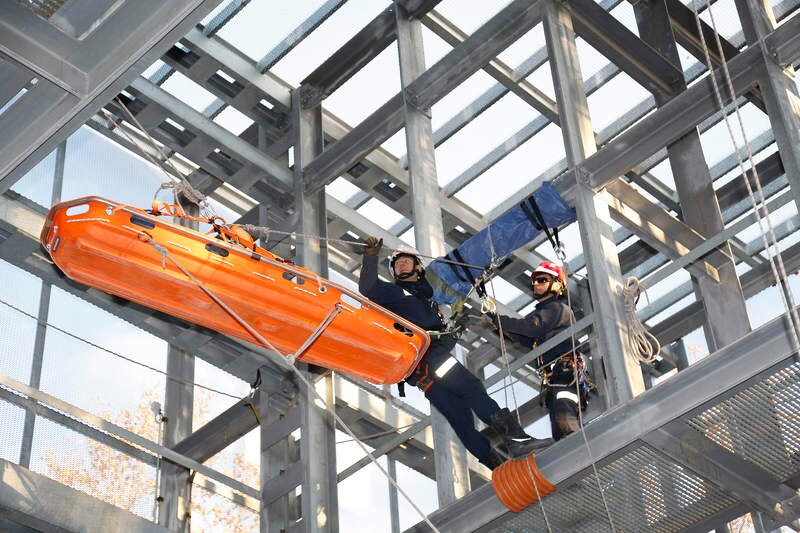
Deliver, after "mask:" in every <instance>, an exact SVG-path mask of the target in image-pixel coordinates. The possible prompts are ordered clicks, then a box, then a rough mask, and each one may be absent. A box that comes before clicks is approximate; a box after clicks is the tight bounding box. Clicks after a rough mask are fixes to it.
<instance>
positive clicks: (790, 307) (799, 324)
mask: <svg viewBox="0 0 800 533" xmlns="http://www.w3.org/2000/svg"><path fill="white" fill-rule="evenodd" d="M692 11H693V12H694V17H695V22H696V24H697V30H698V34H699V35H700V43H701V44H702V46H703V53H704V55H705V59H706V68H708V71H709V77H710V79H711V85H712V87H713V88H714V96H715V98H716V100H717V105H718V107H719V110H720V114H721V115H722V118H723V120H724V122H725V126H726V128H727V130H728V136H729V137H730V139H731V143H732V144H733V147H734V150H733V151H734V153H735V154H736V159H737V161H738V163H739V168H740V170H741V172H742V178H743V179H744V182H745V186H746V187H747V192H748V194H749V196H750V201H751V203H752V205H753V212H754V214H755V216H756V220H757V221H758V229H759V231H760V233H761V239H762V242H763V244H764V251H765V252H767V256H768V257H769V263H770V268H771V270H772V275H773V277H774V279H775V283H776V284H777V286H779V287H781V288H782V289H783V290H779V291H778V292H779V293H780V295H781V301H782V302H783V307H784V311H785V313H786V316H787V318H788V319H789V322H790V324H791V326H792V327H791V328H790V330H789V331H790V335H791V338H792V343H793V346H794V348H795V352H796V351H797V349H798V348H800V341H799V340H798V329H800V317H798V314H797V309H796V307H795V303H794V297H793V295H792V289H791V287H790V286H789V281H788V275H787V273H786V267H785V266H784V263H783V256H782V255H781V251H780V247H779V245H778V238H777V236H776V235H775V230H774V228H773V226H772V220H771V218H770V213H769V209H768V207H767V201H766V197H765V195H764V190H763V188H762V187H761V180H760V179H759V177H758V169H757V168H756V164H755V162H754V161H753V152H752V150H751V148H750V142H749V140H748V138H747V133H746V132H745V129H744V121H743V120H742V114H741V111H740V109H739V102H738V101H737V98H736V92H735V90H734V87H733V81H732V80H731V75H730V69H729V68H728V61H727V59H726V58H725V54H724V52H723V50H722V43H721V41H720V36H719V32H718V31H717V25H716V20H715V19H714V12H713V10H712V9H711V6H710V5H709V7H708V14H709V17H710V19H711V27H712V29H713V30H714V39H715V41H716V43H717V48H718V50H719V52H720V61H721V66H722V72H723V74H724V77H725V81H726V84H727V89H728V92H729V93H730V97H731V101H732V102H733V106H734V110H735V113H736V117H737V120H738V122H739V131H740V133H741V135H742V139H743V141H744V146H745V149H746V153H747V161H748V163H749V165H750V170H751V172H752V175H753V181H754V182H755V184H756V188H757V190H758V193H759V197H760V202H761V205H762V209H763V210H764V217H763V218H764V219H766V222H767V226H768V230H765V229H764V223H763V221H762V216H761V213H760V212H759V208H758V203H759V200H758V199H757V198H756V196H755V194H754V192H753V188H752V186H751V185H750V180H749V179H748V177H747V169H746V168H745V165H744V161H743V160H742V157H741V154H740V150H739V146H738V143H737V142H736V137H735V136H734V134H733V129H732V127H731V125H730V120H729V118H728V115H727V114H726V113H725V105H724V102H723V101H722V94H721V92H720V88H719V84H718V83H717V78H716V76H715V74H714V69H713V64H712V62H711V55H710V53H709V50H708V46H707V45H706V41H705V39H704V38H703V29H702V22H701V20H700V14H699V12H698V9H697V6H696V5H695V0H692ZM767 233H769V235H770V239H771V241H772V246H773V248H774V255H773V253H770V243H769V241H768V239H767ZM776 263H777V264H776Z"/></svg>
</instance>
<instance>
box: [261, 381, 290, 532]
mask: <svg viewBox="0 0 800 533" xmlns="http://www.w3.org/2000/svg"><path fill="white" fill-rule="evenodd" d="M271 396H273V395H272V394H268V393H265V392H264V391H262V392H261V394H258V395H257V397H258V405H256V408H257V409H258V412H259V413H261V442H262V446H261V468H260V470H259V472H260V475H261V483H260V485H261V493H262V503H261V511H260V521H259V523H260V527H259V531H260V532H261V533H281V532H284V531H289V529H290V527H291V526H292V525H294V523H295V521H296V519H297V512H296V509H297V506H298V501H297V496H296V495H295V493H294V490H292V491H290V492H289V493H288V494H286V495H284V496H281V497H280V498H278V499H277V500H276V501H274V502H272V503H269V504H266V505H265V504H264V501H263V495H264V492H265V491H266V489H267V482H268V481H269V480H270V479H275V478H277V477H278V476H280V474H281V473H282V472H285V471H286V469H287V466H288V465H289V464H291V463H293V462H294V461H297V460H299V459H300V458H299V457H297V455H299V454H298V453H297V449H296V445H295V446H293V444H295V443H294V440H293V439H292V437H291V436H288V437H286V438H284V439H282V440H280V441H279V442H278V443H277V444H274V445H272V446H269V447H268V448H265V447H264V445H263V443H265V442H272V441H273V440H274V439H273V438H272V435H270V434H269V432H270V431H274V429H271V428H270V426H271V425H272V424H273V423H274V422H277V421H278V420H280V418H281V416H282V415H281V414H280V412H279V411H278V410H276V409H274V408H272V406H271V405H270V400H271Z"/></svg>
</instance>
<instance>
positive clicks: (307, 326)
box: [40, 197, 430, 384]
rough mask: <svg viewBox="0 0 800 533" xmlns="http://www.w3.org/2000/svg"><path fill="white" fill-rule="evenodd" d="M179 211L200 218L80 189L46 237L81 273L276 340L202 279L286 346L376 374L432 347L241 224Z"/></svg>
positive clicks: (210, 323) (206, 321)
mask: <svg viewBox="0 0 800 533" xmlns="http://www.w3.org/2000/svg"><path fill="white" fill-rule="evenodd" d="M157 206H160V207H157ZM153 213H156V214H153ZM161 214H163V215H167V216H159V215H161ZM173 216H181V217H183V218H191V217H187V216H185V215H184V214H183V212H182V210H180V208H178V207H176V206H173V205H171V204H164V203H163V202H162V203H160V204H159V203H157V202H154V210H153V211H152V212H147V211H144V210H142V209H138V208H135V207H130V206H127V205H121V204H117V203H115V202H112V201H110V200H106V199H104V198H99V197H85V198H79V199H76V200H71V201H68V202H63V203H60V204H58V205H55V206H53V208H52V209H50V212H49V213H48V215H47V219H46V221H45V225H44V228H43V229H42V234H41V238H40V240H41V243H42V246H44V248H45V249H46V250H47V252H48V253H49V254H50V256H51V257H52V259H53V261H54V262H55V264H56V265H57V266H58V268H60V269H61V270H62V271H63V272H64V273H65V274H66V275H67V276H69V277H70V278H71V279H73V280H75V281H77V282H80V283H83V284H85V285H89V286H91V287H95V288H98V289H100V290H102V291H105V292H108V293H110V294H114V295H116V296H120V297H122V298H125V299H127V300H130V301H133V302H136V303H139V304H142V305H144V306H147V307H150V308H153V309H156V310H158V311H162V312H164V313H167V314H169V315H173V316H176V317H178V318H182V319H184V320H187V321H189V322H193V323H195V324H199V325H201V326H205V327H207V328H210V329H213V330H216V331H219V332H222V333H225V334H227V335H230V336H232V337H236V338H238V339H242V340H244V341H247V342H250V343H253V344H256V345H261V346H263V347H265V348H268V349H269V348H270V347H269V346H268V345H265V343H263V342H261V341H259V340H258V338H257V337H256V336H254V335H253V334H252V333H251V332H250V331H248V329H247V328H246V327H244V326H243V325H242V323H241V322H240V321H238V320H236V319H235V318H234V317H233V315H232V314H231V313H230V312H229V311H227V310H225V309H224V308H223V306H221V305H220V304H218V303H216V302H215V301H214V300H213V299H212V297H210V296H209V294H208V293H207V292H205V291H204V290H203V289H202V288H201V287H200V285H198V283H202V285H203V286H205V287H206V288H207V289H208V291H209V292H210V293H212V294H214V295H216V296H217V297H218V298H219V299H220V300H221V301H222V302H223V303H224V304H225V305H226V306H227V307H228V308H230V310H231V311H233V312H234V313H235V314H236V315H238V316H239V317H240V318H241V319H242V321H244V322H245V323H246V324H248V325H249V326H251V327H252V328H254V330H255V331H256V332H258V334H259V335H260V336H261V337H262V338H263V339H265V340H267V341H268V343H271V344H272V345H273V346H274V347H275V348H276V349H277V350H279V351H280V352H281V353H283V354H284V355H287V354H288V355H292V354H295V355H296V356H297V360H298V361H301V362H305V363H311V364H315V365H319V366H323V367H326V368H330V369H332V370H336V371H339V372H343V373H345V374H349V375H351V376H355V377H358V378H361V379H365V380H367V381H369V382H372V383H376V384H386V383H396V382H398V381H401V380H402V379H404V378H406V377H407V376H408V375H409V374H410V373H411V372H412V371H413V370H414V367H415V366H416V365H417V362H418V361H419V359H420V358H421V357H422V355H423V354H424V353H425V351H426V350H427V349H428V345H429V344H430V337H429V336H428V334H427V332H426V331H425V330H423V329H420V328H419V327H418V326H416V325H415V324H412V323H411V322H408V321H406V320H404V319H403V318H401V317H399V316H397V315H395V314H394V313H392V312H390V311H388V310H386V309H384V308H382V307H380V306H378V305H376V304H374V303H373V302H371V301H369V300H368V299H366V298H365V297H363V296H362V295H360V294H358V293H357V292H354V291H351V290H349V289H347V288H346V287H343V286H341V285H338V284H336V283H334V282H332V281H330V280H327V279H324V278H321V277H320V276H319V275H317V274H316V273H314V272H312V271H310V270H307V269H305V268H301V267H298V266H296V265H293V264H291V263H290V262H287V261H285V260H283V259H282V258H280V257H278V256H276V255H274V254H272V253H271V252H269V251H267V250H265V249H263V248H260V247H258V246H256V245H255V243H254V242H253V239H252V237H251V236H250V235H249V234H248V233H247V232H245V231H244V230H243V229H242V228H239V227H237V226H227V225H223V226H217V229H218V230H219V232H218V233H217V234H216V235H214V234H204V233H201V232H198V231H195V230H193V229H190V228H187V227H185V226H181V225H178V224H174V223H173V222H171V220H172V217H173ZM206 222H208V221H207V220H206ZM156 245H157V246H156ZM159 247H161V248H160V249H161V250H163V252H162V251H159ZM177 265H180V267H183V269H185V270H186V271H187V272H188V273H190V274H191V275H192V276H193V277H194V278H195V279H196V280H197V281H195V280H192V279H191V278H190V277H189V276H187V275H186V273H184V272H183V270H182V269H181V268H180V267H179V266H177ZM326 321H330V323H329V324H328V325H327V326H325V322H326Z"/></svg>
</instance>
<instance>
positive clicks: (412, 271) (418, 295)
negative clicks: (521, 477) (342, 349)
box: [358, 237, 553, 469]
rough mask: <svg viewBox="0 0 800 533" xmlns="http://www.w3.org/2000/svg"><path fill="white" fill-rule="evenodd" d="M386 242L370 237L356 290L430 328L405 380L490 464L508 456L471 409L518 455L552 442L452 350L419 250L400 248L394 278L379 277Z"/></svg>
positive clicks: (394, 261) (394, 257)
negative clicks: (531, 431) (528, 428)
mask: <svg viewBox="0 0 800 533" xmlns="http://www.w3.org/2000/svg"><path fill="white" fill-rule="evenodd" d="M382 246H383V241H382V240H381V239H378V238H377V237H369V238H368V239H367V251H366V253H365V254H364V260H363V264H362V267H361V276H360V278H359V283H358V290H359V291H360V292H361V294H363V295H364V296H366V297H367V298H369V299H370V300H372V301H373V302H375V303H377V304H378V305H381V306H383V307H385V308H386V309H388V310H390V311H392V312H393V313H396V314H398V315H400V316H401V317H403V318H405V319H406V320H409V321H410V322H413V323H414V324H416V325H418V326H419V327H421V328H423V329H425V330H428V331H430V332H432V334H431V345H430V347H429V348H428V350H427V351H426V352H425V355H424V356H423V357H422V359H421V360H420V362H419V364H418V365H417V368H416V369H415V370H414V372H413V373H412V374H411V375H410V376H409V377H408V379H406V382H407V383H409V384H411V385H414V386H416V387H418V388H420V389H421V390H422V391H423V392H424V393H425V397H426V398H427V399H428V401H430V402H431V404H432V405H433V406H434V407H436V409H437V410H438V411H439V412H440V413H442V415H444V417H445V418H446V419H447V421H448V422H449V424H450V425H451V426H452V427H453V430H454V431H455V432H456V435H458V438H459V439H461V442H462V443H463V444H464V446H465V447H466V448H467V449H468V450H469V451H470V453H472V455H474V456H475V457H477V458H478V460H479V461H480V462H481V463H482V464H484V465H485V466H487V467H488V468H490V469H494V468H496V467H497V466H499V465H501V464H502V463H503V462H504V461H505V458H504V457H503V456H502V455H500V454H499V453H498V452H497V450H495V449H493V448H492V446H491V443H490V442H489V439H487V438H486V437H485V436H484V435H483V434H481V432H479V431H478V430H476V429H475V424H474V421H473V418H472V413H473V412H474V413H475V414H476V415H477V416H478V418H480V419H481V420H482V421H483V422H484V423H486V424H488V425H489V426H491V427H492V428H494V430H495V431H497V432H498V433H499V434H500V435H501V436H502V437H503V439H504V440H505V442H506V445H507V446H508V449H509V452H510V453H511V455H512V456H514V457H517V456H522V455H527V454H529V453H532V452H534V451H538V450H540V449H542V448H545V447H547V446H549V445H550V444H551V443H552V442H553V441H552V439H535V438H533V437H531V436H530V435H528V434H527V433H525V431H524V430H523V429H522V427H521V426H520V424H519V422H518V420H517V418H516V417H515V416H514V415H513V414H512V413H511V412H510V411H509V410H508V409H507V408H503V409H501V408H500V406H499V405H498V404H497V402H495V401H494V400H493V399H492V398H491V397H490V396H489V395H488V394H487V392H486V389H485V388H484V386H483V383H481V381H480V380H479V379H478V378H477V377H475V376H474V375H473V374H472V373H471V372H470V371H469V370H467V369H466V368H465V367H464V366H463V365H462V364H461V363H460V362H459V361H458V360H456V359H455V358H454V357H453V356H452V355H450V352H451V351H452V349H453V348H454V347H455V344H456V339H455V337H454V336H453V335H451V334H447V333H442V332H444V330H445V329H446V328H445V324H444V321H443V320H442V317H441V315H440V314H439V309H438V306H437V305H436V302H434V301H433V299H432V298H433V288H432V287H431V285H430V283H428V281H427V280H426V279H425V271H424V269H423V268H422V262H421V261H420V258H419V254H418V253H417V252H416V251H415V250H413V249H411V248H401V249H398V250H396V251H395V252H394V253H393V254H392V258H391V265H390V267H391V271H392V275H393V276H394V278H395V282H394V283H387V282H385V281H381V280H379V279H378V254H379V253H380V250H381V247H382ZM440 333H441V334H440Z"/></svg>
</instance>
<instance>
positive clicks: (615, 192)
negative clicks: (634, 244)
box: [606, 179, 731, 282]
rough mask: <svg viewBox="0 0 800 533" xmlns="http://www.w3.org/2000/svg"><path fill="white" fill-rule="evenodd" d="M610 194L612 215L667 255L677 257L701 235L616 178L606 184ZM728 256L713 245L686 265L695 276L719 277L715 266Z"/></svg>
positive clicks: (685, 252)
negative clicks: (708, 250)
mask: <svg viewBox="0 0 800 533" xmlns="http://www.w3.org/2000/svg"><path fill="white" fill-rule="evenodd" d="M606 190H607V191H608V192H609V194H610V195H611V198H610V202H609V205H610V206H611V208H612V218H614V220H616V221H617V222H619V223H620V224H622V225H623V226H625V227H626V228H627V229H628V230H629V231H631V232H632V233H634V234H636V235H637V236H638V237H639V238H641V239H642V241H643V242H646V243H647V244H649V245H650V246H652V247H653V248H654V249H655V250H657V251H658V252H661V253H662V254H664V255H665V256H667V257H669V258H670V259H673V260H674V259H678V258H679V257H681V256H683V255H686V254H687V253H688V252H689V251H690V250H693V249H695V248H696V247H697V246H699V245H700V243H702V242H703V241H704V240H705V238H704V237H703V236H702V235H700V234H699V233H697V232H696V231H695V230H693V229H692V228H690V227H688V226H687V225H685V224H684V223H682V222H681V221H680V220H678V219H677V218H675V217H673V216H672V215H670V214H669V213H667V212H666V211H665V210H664V209H662V208H661V207H659V206H657V205H655V204H654V203H652V202H651V201H650V200H648V199H647V198H646V197H645V196H643V195H642V194H641V193H639V192H638V191H637V190H636V189H635V188H634V187H633V186H632V185H630V184H629V183H627V182H625V181H623V180H621V179H618V180H614V181H612V182H611V183H609V184H608V185H607V186H606ZM730 259H731V257H730V256H729V255H728V254H726V253H724V252H722V251H721V250H719V249H717V250H714V251H712V252H711V253H710V254H709V255H708V256H705V257H704V258H701V259H700V260H699V261H698V262H696V263H691V264H689V265H688V269H689V270H690V271H691V272H692V273H693V274H695V275H697V276H698V277H708V278H710V279H712V280H713V281H715V282H719V281H720V276H719V272H718V270H717V269H718V267H720V266H722V265H723V264H724V263H725V262H726V261H730Z"/></svg>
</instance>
